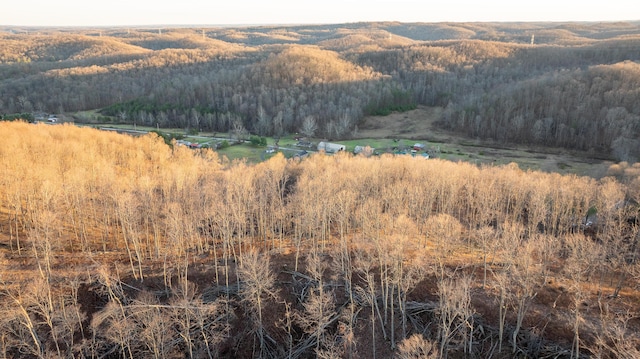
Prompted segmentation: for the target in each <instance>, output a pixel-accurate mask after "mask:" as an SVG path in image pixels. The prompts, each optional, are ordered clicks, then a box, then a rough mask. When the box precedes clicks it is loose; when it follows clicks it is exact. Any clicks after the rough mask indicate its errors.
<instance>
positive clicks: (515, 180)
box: [0, 122, 640, 358]
mask: <svg viewBox="0 0 640 359" xmlns="http://www.w3.org/2000/svg"><path fill="white" fill-rule="evenodd" d="M0 132H2V133H3V134H5V135H4V141H5V145H4V146H2V147H0V208H1V209H2V211H0V233H1V234H2V238H4V239H5V242H4V243H6V245H7V246H8V248H5V249H4V250H5V254H4V258H3V261H2V269H1V271H0V274H1V275H2V278H0V279H1V280H2V297H1V298H2V299H1V300H0V303H1V310H2V313H3V315H2V316H0V317H1V318H2V319H1V320H0V326H1V328H2V330H0V332H1V333H3V334H2V335H0V345H1V346H2V349H3V352H4V353H8V354H9V355H11V356H21V355H24V356H29V357H42V358H44V357H51V356H59V357H68V356H87V357H88V356H106V355H111V354H113V355H115V356H118V357H127V358H135V357H141V356H143V357H155V358H170V357H175V356H187V357H194V358H200V357H227V356H245V357H262V358H272V357H273V358H275V357H287V358H300V357H307V356H309V355H316V356H319V357H345V358H355V357H388V356H391V355H392V354H393V355H398V356H399V357H407V356H409V357H410V356H411V355H416V354H415V353H422V354H424V355H430V356H432V357H437V358H445V357H448V356H451V357H455V356H457V355H470V356H485V355H492V354H493V355H494V356H497V357H513V356H514V355H515V356H517V355H523V356H533V357H542V356H545V355H551V354H553V355H554V356H556V355H561V356H565V357H574V358H580V357H583V356H586V355H588V354H594V355H600V356H607V355H611V356H621V355H622V356H625V355H631V356H633V355H636V354H637V351H638V345H640V343H639V342H638V341H637V340H635V339H634V338H633V337H632V336H631V334H630V333H632V332H633V330H634V327H633V324H632V322H630V321H629V320H628V319H629V317H627V316H626V315H627V313H629V312H628V311H629V310H630V311H631V312H630V315H633V313H635V311H636V310H637V308H635V306H634V304H633V303H634V300H635V299H634V298H635V296H636V294H635V286H636V285H637V278H638V273H639V272H638V268H639V267H638V264H637V261H636V257H637V241H638V239H640V237H639V235H638V224H637V216H638V206H637V201H638V198H634V197H633V196H634V195H637V193H636V192H637V191H635V192H634V191H633V190H632V189H630V188H629V187H627V186H626V185H625V184H624V183H632V182H631V181H632V180H629V182H627V181H625V182H624V183H623V182H618V181H617V180H615V179H613V178H605V179H603V180H599V181H598V180H594V179H591V178H586V177H576V176H561V175H558V174H549V173H541V172H524V171H522V170H520V169H518V168H517V166H515V165H509V166H504V167H476V166H474V165H471V164H465V163H452V162H446V161H440V160H428V161H427V160H422V159H417V158H413V157H408V156H404V157H403V156H400V157H394V156H382V157H375V158H365V157H359V156H351V155H349V154H340V155H337V156H326V155H315V156H311V157H310V158H308V159H304V160H285V159H284V158H283V157H282V156H276V157H274V158H273V159H271V160H269V161H267V162H264V163H260V164H257V165H253V166H249V165H247V164H245V163H243V162H233V163H229V162H227V161H225V160H222V159H220V158H218V157H217V155H216V154H215V152H212V151H209V150H202V151H195V152H194V151H190V150H188V149H185V148H182V147H180V146H174V147H173V148H171V147H170V146H167V145H166V144H165V143H164V141H163V140H162V139H161V138H159V137H157V136H155V135H153V134H150V135H147V136H144V137H139V138H134V137H129V136H126V135H119V134H115V133H105V132H100V131H97V130H93V129H89V128H76V127H73V126H68V125H64V126H46V125H32V124H27V123H23V122H2V123H0ZM25 164H29V165H28V166H25ZM633 168H635V167H627V168H626V171H625V173H629V174H631V172H633V171H631V169H633ZM595 213H597V217H594V214H595ZM587 217H589V218H588V219H589V221H590V223H589V222H588V221H587ZM595 218H597V219H595ZM87 258H89V259H87ZM73 262H76V263H77V264H76V268H77V269H76V270H75V271H74V270H72V269H71V268H70V267H71V266H70V264H71V263H73ZM21 263H22V264H21ZM412 353H413V354H412Z"/></svg>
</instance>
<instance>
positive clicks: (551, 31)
mask: <svg viewBox="0 0 640 359" xmlns="http://www.w3.org/2000/svg"><path fill="white" fill-rule="evenodd" d="M0 45H1V46H0V79H1V80H0V113H7V114H11V113H26V112H33V111H37V112H48V113H62V112H73V111H78V110H94V109H104V110H103V111H102V113H103V114H104V115H109V116H113V117H115V118H119V119H120V120H125V119H126V120H127V121H135V122H136V123H138V124H146V125H153V126H159V127H180V128H195V129H198V130H199V129H202V130H213V131H228V130H229V129H230V128H232V127H234V126H238V125H242V126H243V127H244V128H246V129H247V130H249V131H251V132H252V133H255V134H259V135H282V134H286V133H293V132H297V131H299V130H300V129H301V127H302V125H303V122H304V120H305V118H308V117H309V116H313V117H314V118H315V119H316V121H317V124H318V131H317V135H318V136H322V137H326V138H346V137H349V136H351V134H352V133H353V131H354V130H356V129H357V126H358V123H359V122H360V121H361V120H362V118H363V116H365V115H367V114H384V113H388V111H390V110H402V109H406V108H411V107H412V106H415V105H425V106H441V107H445V108H446V111H444V112H443V117H442V119H441V121H440V125H441V126H442V127H443V128H445V129H450V130H454V131H458V132H460V133H463V134H465V135H466V136H469V137H471V138H479V139H484V140H492V141H496V142H500V143H505V142H513V143H528V144H536V145H544V146H557V147H565V148H568V149H577V150H583V151H590V152H591V153H592V154H594V155H598V156H601V157H612V158H616V159H618V160H627V161H636V160H638V158H639V157H640V142H639V137H640V124H639V116H640V110H639V108H638V101H637V98H638V67H639V66H640V65H639V64H638V61H640V24H638V23H636V22H618V23H437V24H422V23H411V24H405V23H394V22H386V23H354V24H342V25H313V26H312V25H306V26H279V27H274V26H263V27H242V28H169V29H144V28H130V29H109V28H102V29H71V30H69V29H63V30H54V29H28V30H24V29H16V28H7V29H4V32H0ZM77 120H84V121H90V120H92V119H91V118H84V119H77Z"/></svg>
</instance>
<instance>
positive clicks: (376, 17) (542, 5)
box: [0, 0, 640, 26]
mask: <svg viewBox="0 0 640 359" xmlns="http://www.w3.org/2000/svg"><path fill="white" fill-rule="evenodd" d="M617 20H640V3H639V2H638V0H608V1H603V0H598V1H594V0H582V1H574V0H555V1H554V0H535V1H517V0H511V1H504V0H478V1H471V0H440V1H431V0H430V1H418V0H396V1H392V0H342V1H339V0H313V1H311V0H297V1H295V0H269V1H267V0H228V1H220V0H180V1H175V0H171V1H170V0H101V1H93V0H0V25H23V26H121V25H132V26H133V25H249V24H251V25H254V24H328V23H344V22H359V21H400V22H442V21H453V22H463V21H617Z"/></svg>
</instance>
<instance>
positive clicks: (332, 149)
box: [318, 141, 347, 153]
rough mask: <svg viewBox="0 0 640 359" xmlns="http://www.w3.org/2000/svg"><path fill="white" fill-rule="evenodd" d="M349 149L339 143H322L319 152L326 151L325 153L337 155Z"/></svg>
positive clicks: (319, 144) (319, 145)
mask: <svg viewBox="0 0 640 359" xmlns="http://www.w3.org/2000/svg"><path fill="white" fill-rule="evenodd" d="M346 149H347V147H346V146H345V145H341V144H338V143H331V142H324V141H322V142H320V143H318V151H324V152H325V153H336V152H340V151H344V150H346Z"/></svg>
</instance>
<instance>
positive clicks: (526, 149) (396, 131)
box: [353, 106, 613, 178]
mask: <svg viewBox="0 0 640 359" xmlns="http://www.w3.org/2000/svg"><path fill="white" fill-rule="evenodd" d="M442 111H443V109H442V108H440V107H424V106H420V107H418V108H417V109H415V110H411V111H407V112H402V113H392V114H390V115H388V116H368V117H365V118H364V119H363V120H362V122H361V123H360V124H359V125H358V130H357V132H356V133H354V136H353V137H354V138H356V139H362V140H363V141H366V140H365V139H373V138H389V139H404V140H411V141H415V142H421V141H422V142H426V145H427V149H428V150H430V151H431V152H435V153H433V154H434V156H436V157H439V158H444V159H449V160H453V161H458V160H461V161H469V162H473V163H478V164H507V163H511V162H515V163H517V164H518V166H519V167H520V168H522V169H532V170H541V171H545V172H558V173H563V174H570V173H571V174H576V175H583V176H591V177H594V178H600V177H603V176H605V175H606V173H607V168H609V166H610V165H611V164H613V161H611V160H606V159H602V158H595V156H593V154H589V153H584V152H576V151H569V150H566V149H562V148H549V147H539V146H535V147H534V146H526V145H518V144H512V143H497V142H492V141H482V140H478V139H469V138H466V137H462V136H461V135H459V134H456V133H453V132H449V131H446V130H443V129H441V128H439V127H438V126H437V125H436V124H435V123H436V121H438V119H439V118H440V117H441V114H442ZM362 145H366V143H362ZM438 151H439V152H438Z"/></svg>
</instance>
